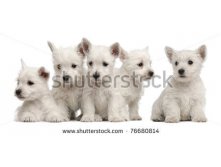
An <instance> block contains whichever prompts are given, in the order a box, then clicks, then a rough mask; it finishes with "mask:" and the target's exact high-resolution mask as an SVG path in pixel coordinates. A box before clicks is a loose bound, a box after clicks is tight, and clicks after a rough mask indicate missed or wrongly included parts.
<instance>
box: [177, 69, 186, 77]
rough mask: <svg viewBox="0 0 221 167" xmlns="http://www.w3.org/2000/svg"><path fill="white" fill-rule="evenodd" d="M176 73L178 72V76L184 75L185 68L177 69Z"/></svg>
mask: <svg viewBox="0 0 221 167" xmlns="http://www.w3.org/2000/svg"><path fill="white" fill-rule="evenodd" d="M178 73H179V74H180V77H185V75H184V74H185V70H184V69H183V68H181V69H179V70H178Z"/></svg>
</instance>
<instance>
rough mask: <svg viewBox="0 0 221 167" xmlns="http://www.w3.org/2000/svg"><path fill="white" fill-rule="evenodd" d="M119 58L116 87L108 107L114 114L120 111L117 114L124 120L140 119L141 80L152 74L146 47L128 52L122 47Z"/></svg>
mask: <svg viewBox="0 0 221 167" xmlns="http://www.w3.org/2000/svg"><path fill="white" fill-rule="evenodd" d="M120 59H121V61H122V63H123V64H122V66H121V68H120V69H117V70H116V71H115V78H116V79H115V80H116V87H114V88H113V91H112V98H111V100H110V108H112V110H113V112H115V115H117V114H118V113H120V115H118V116H119V117H121V119H123V120H125V121H127V120H141V119H142V118H141V117H140V115H139V113H138V110H139V106H138V103H139V101H140V99H141V96H142V95H143V81H145V80H148V79H150V78H151V77H152V76H153V75H154V72H153V70H152V68H151V60H150V56H149V53H148V48H145V49H142V50H134V51H131V52H129V53H127V52H126V51H124V50H123V49H122V50H121V54H120ZM117 76H119V78H118V79H117ZM126 106H127V107H128V109H129V113H128V109H127V107H126Z"/></svg>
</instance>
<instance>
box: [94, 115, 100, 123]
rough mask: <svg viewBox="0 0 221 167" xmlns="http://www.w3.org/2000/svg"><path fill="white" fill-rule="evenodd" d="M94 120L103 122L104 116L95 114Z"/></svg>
mask: <svg viewBox="0 0 221 167" xmlns="http://www.w3.org/2000/svg"><path fill="white" fill-rule="evenodd" d="M94 121H95V122H101V121H102V117H101V116H100V115H98V114H95V116H94Z"/></svg>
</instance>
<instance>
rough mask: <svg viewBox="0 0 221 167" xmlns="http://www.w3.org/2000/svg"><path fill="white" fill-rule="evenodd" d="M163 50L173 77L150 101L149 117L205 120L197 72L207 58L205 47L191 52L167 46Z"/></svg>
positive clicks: (154, 118)
mask: <svg viewBox="0 0 221 167" xmlns="http://www.w3.org/2000/svg"><path fill="white" fill-rule="evenodd" d="M165 51H166V55H167V57H168V58H169V61H170V63H171V64H172V66H173V77H172V78H171V80H170V84H169V85H168V86H167V87H166V88H165V90H164V91H163V92H162V94H161V95H160V97H159V98H158V99H157V100H156V101H155V103H154V104H153V109H152V116H151V119H152V120H153V121H165V122H171V123H174V122H179V121H190V120H192V121H194V122H205V121H206V120H207V119H206V116H205V114H204V112H203V108H204V104H205V93H204V92H205V90H204V85H203V82H202V80H201V78H200V71H201V68H202V63H203V62H204V60H205V57H206V46H205V45H203V46H201V47H199V48H198V49H197V50H193V51H191V50H182V51H175V50H173V49H172V48H169V47H166V48H165Z"/></svg>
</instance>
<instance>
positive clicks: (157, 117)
mask: <svg viewBox="0 0 221 167" xmlns="http://www.w3.org/2000/svg"><path fill="white" fill-rule="evenodd" d="M151 120H152V121H154V122H163V121H164V117H163V116H162V115H152V116H151Z"/></svg>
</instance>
